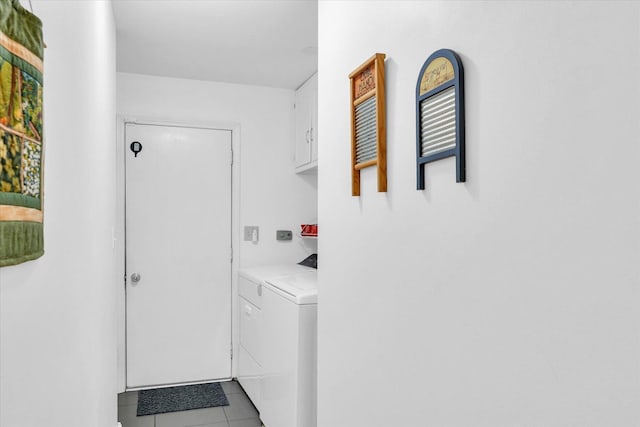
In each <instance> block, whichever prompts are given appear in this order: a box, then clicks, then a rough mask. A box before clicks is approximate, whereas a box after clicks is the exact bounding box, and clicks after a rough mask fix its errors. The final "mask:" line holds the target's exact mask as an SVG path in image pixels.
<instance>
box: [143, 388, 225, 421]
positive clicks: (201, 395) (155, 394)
mask: <svg viewBox="0 0 640 427" xmlns="http://www.w3.org/2000/svg"><path fill="white" fill-rule="evenodd" d="M227 405H229V401H228V400H227V396H225V394H224V391H223V390H222V386H221V385H220V383H209V384H195V385H185V386H180V387H167V388H157V389H153V390H140V391H139V392H138V411H137V415H138V416H139V417H140V416H143V415H153V414H163V413H165V412H176V411H186V410H189V409H199V408H211V407H213V406H227Z"/></svg>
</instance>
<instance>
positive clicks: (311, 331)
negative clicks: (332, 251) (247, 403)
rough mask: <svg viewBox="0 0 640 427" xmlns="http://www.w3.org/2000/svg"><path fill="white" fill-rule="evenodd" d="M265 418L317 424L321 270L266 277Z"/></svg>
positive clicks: (275, 425) (283, 426) (299, 425)
mask: <svg viewBox="0 0 640 427" xmlns="http://www.w3.org/2000/svg"><path fill="white" fill-rule="evenodd" d="M261 305H262V319H261V326H262V328H261V359H262V378H261V381H260V419H261V420H262V422H263V423H264V425H265V427H315V426H316V424H317V409H316V395H317V392H316V384H317V371H318V369H317V316H318V309H317V307H318V279H317V271H315V270H312V271H304V272H300V273H296V274H293V275H287V276H281V277H276V278H270V279H267V280H265V281H264V287H263V291H262V301H261Z"/></svg>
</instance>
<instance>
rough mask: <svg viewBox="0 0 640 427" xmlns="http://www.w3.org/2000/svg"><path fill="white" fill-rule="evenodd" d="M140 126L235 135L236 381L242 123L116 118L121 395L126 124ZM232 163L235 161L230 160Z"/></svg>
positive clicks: (122, 380)
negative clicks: (209, 130) (226, 132)
mask: <svg viewBox="0 0 640 427" xmlns="http://www.w3.org/2000/svg"><path fill="white" fill-rule="evenodd" d="M127 123H136V124H141V125H156V126H178V127H188V128H200V129H213V130H227V131H230V132H231V150H232V153H233V162H232V164H231V246H232V247H231V251H232V262H231V300H230V301H229V303H230V304H231V343H230V344H231V348H232V359H231V377H232V378H235V377H236V376H237V375H236V372H237V357H234V355H236V354H238V349H237V343H238V333H239V332H238V322H237V321H236V319H238V260H239V257H240V252H239V250H240V155H239V154H240V124H239V123H236V122H224V121H214V120H212V121H206V122H199V121H193V122H176V121H173V120H164V119H161V118H149V117H144V118H138V117H131V116H126V115H117V116H116V147H115V156H116V206H115V209H116V227H115V230H112V235H113V248H114V249H115V251H116V258H117V259H118V263H117V269H118V271H117V272H116V273H117V277H119V278H120V280H119V281H118V282H117V284H116V286H117V310H118V312H117V319H118V325H117V331H118V337H117V340H118V341H117V342H118V346H117V350H118V357H117V369H118V393H123V392H125V391H127V388H126V387H127V370H126V369H127V366H126V354H127V352H126V350H127V347H126V346H127V335H126V326H127V324H126V292H125V274H126V270H125V265H126V254H125V246H126V244H125V243H126V242H125V184H126V182H125V155H126V152H127V151H126V147H125V124H127ZM230 160H231V159H230Z"/></svg>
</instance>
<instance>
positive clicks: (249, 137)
mask: <svg viewBox="0 0 640 427" xmlns="http://www.w3.org/2000/svg"><path fill="white" fill-rule="evenodd" d="M117 76H118V77H117V79H118V83H117V86H118V101H117V102H118V114H120V115H121V116H123V117H125V118H137V119H139V120H140V119H142V118H147V119H148V118H151V119H155V120H157V121H161V122H162V121H165V122H169V123H184V124H212V123H213V124H216V123H222V124H227V125H238V126H239V133H240V138H239V139H240V141H239V142H240V152H239V153H235V161H236V162H237V163H236V166H237V167H238V170H239V183H236V184H237V188H239V190H240V194H239V197H240V199H239V210H240V221H239V224H236V227H238V229H240V228H241V227H244V226H245V225H257V226H259V227H260V241H259V242H258V243H257V244H254V243H252V242H245V241H241V242H240V248H239V253H240V260H239V265H241V266H243V265H244V266H250V265H258V264H269V263H276V262H297V261H299V260H300V259H302V258H303V257H304V256H306V255H307V254H308V252H309V247H307V246H304V243H303V242H301V241H300V239H294V241H292V242H277V241H276V240H275V236H276V230H277V229H281V228H286V229H291V230H293V231H294V232H296V231H298V230H299V229H300V224H301V223H307V222H310V221H312V220H315V219H316V216H317V197H316V195H317V194H316V191H317V178H316V177H315V176H310V175H304V176H303V175H295V174H294V164H293V154H294V145H293V135H294V109H293V105H294V92H293V91H291V90H286V89H273V88H267V87H258V86H245V85H237V84H228V83H217V82H204V81H196V80H184V79H175V78H167V77H153V76H145V75H137V74H127V73H118V75H117Z"/></svg>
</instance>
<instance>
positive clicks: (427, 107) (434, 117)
mask: <svg viewBox="0 0 640 427" xmlns="http://www.w3.org/2000/svg"><path fill="white" fill-rule="evenodd" d="M420 129H421V132H422V133H421V136H420V142H421V145H422V152H421V157H426V156H430V155H432V154H436V153H440V152H441V151H446V150H450V149H452V148H455V146H456V92H455V87H453V86H451V87H450V88H448V89H445V90H443V91H442V92H440V93H438V94H436V95H434V96H431V97H429V98H427V99H424V100H423V101H422V102H421V103H420Z"/></svg>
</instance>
